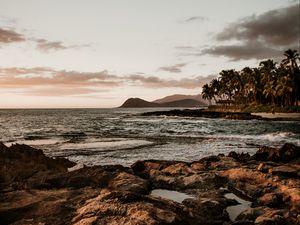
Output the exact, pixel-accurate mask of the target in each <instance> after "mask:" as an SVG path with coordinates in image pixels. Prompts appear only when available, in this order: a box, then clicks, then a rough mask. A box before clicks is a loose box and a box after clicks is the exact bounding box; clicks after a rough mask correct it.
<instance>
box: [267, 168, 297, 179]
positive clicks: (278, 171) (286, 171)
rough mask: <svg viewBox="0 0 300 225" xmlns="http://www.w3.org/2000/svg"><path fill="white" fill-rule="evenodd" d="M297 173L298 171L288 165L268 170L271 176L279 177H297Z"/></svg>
mask: <svg viewBox="0 0 300 225" xmlns="http://www.w3.org/2000/svg"><path fill="white" fill-rule="evenodd" d="M299 171H300V169H298V168H295V167H293V166H289V165H282V166H277V167H273V168H270V170H269V172H271V173H272V174H273V175H279V176H283V177H294V178H296V177H297V176H298V173H299Z"/></svg>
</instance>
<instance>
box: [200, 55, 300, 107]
mask: <svg viewBox="0 0 300 225" xmlns="http://www.w3.org/2000/svg"><path fill="white" fill-rule="evenodd" d="M284 57H285V58H284V59H283V60H282V61H281V62H280V63H276V62H274V61H273V60H272V59H268V60H265V61H262V62H260V63H259V66H258V67H257V68H250V67H245V68H244V69H242V70H241V71H236V70H222V71H221V72H220V73H219V77H217V78H215V79H213V80H212V81H211V82H210V83H209V84H205V85H204V86H203V87H202V97H203V98H204V99H208V100H209V101H210V100H212V99H214V100H215V101H216V102H217V103H221V104H223V105H225V104H227V105H237V106H240V107H241V108H242V109H243V111H248V112H262V111H264V112H270V111H276V112H290V111H300V108H299V105H300V69H299V65H298V63H297V61H300V58H299V54H298V52H297V51H296V50H291V49H289V50H287V51H285V52H284Z"/></svg>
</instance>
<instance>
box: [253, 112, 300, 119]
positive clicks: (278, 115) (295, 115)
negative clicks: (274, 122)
mask: <svg viewBox="0 0 300 225" xmlns="http://www.w3.org/2000/svg"><path fill="white" fill-rule="evenodd" d="M251 115H254V116H261V117H263V118H270V119H274V118H289V119H300V113H251Z"/></svg>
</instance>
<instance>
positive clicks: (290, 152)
mask: <svg viewBox="0 0 300 225" xmlns="http://www.w3.org/2000/svg"><path fill="white" fill-rule="evenodd" d="M299 157H300V148H299V147H297V146H295V145H293V144H284V145H283V146H282V147H281V148H279V149H278V148H272V147H267V146H263V147H261V148H260V149H259V150H258V151H257V152H256V153H255V154H254V155H253V156H252V157H251V158H252V159H254V160H258V161H273V162H289V161H291V160H294V159H296V158H299Z"/></svg>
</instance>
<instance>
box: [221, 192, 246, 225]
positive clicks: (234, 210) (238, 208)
mask: <svg viewBox="0 0 300 225" xmlns="http://www.w3.org/2000/svg"><path fill="white" fill-rule="evenodd" d="M224 196H225V198H228V199H234V200H236V201H237V202H238V203H239V204H238V205H233V206H228V207H227V208H226V211H227V212H228V215H229V218H230V220H231V221H235V219H236V218H237V216H238V215H240V213H241V212H243V211H245V210H246V209H249V208H251V204H252V203H251V202H249V201H246V200H243V199H241V198H239V197H238V196H236V195H235V194H233V193H228V194H226V195H224Z"/></svg>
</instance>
